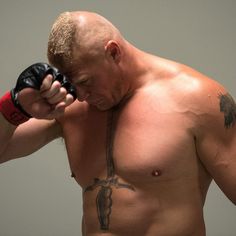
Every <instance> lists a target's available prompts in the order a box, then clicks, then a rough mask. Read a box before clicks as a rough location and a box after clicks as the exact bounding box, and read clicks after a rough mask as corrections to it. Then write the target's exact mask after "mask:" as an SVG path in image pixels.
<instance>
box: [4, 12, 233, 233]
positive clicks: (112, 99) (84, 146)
mask: <svg viewBox="0 0 236 236" xmlns="http://www.w3.org/2000/svg"><path fill="white" fill-rule="evenodd" d="M48 59H49V62H50V64H51V65H53V66H55V67H56V68H58V69H59V71H60V72H61V73H63V74H64V75H65V76H66V77H67V78H68V80H69V81H70V82H71V83H72V84H73V85H74V86H75V87H76V92H77V97H78V101H77V100H76V101H74V102H73V99H72V96H71V94H70V93H69V92H68V89H67V90H66V89H65V88H64V86H61V83H59V82H58V81H55V80H52V78H53V76H52V75H50V74H49V75H47V76H45V77H44V78H43V81H42V85H41V86H39V87H38V90H37V89H31V88H23V89H22V90H20V91H19V92H18V95H17V97H16V100H17V101H18V102H19V104H20V105H21V107H22V108H23V110H24V111H26V112H27V113H28V114H30V115H31V116H33V117H34V118H32V119H29V120H28V118H26V119H23V120H22V121H20V122H18V123H17V122H16V123H15V125H13V124H12V123H14V122H13V121H12V119H13V118H12V116H10V118H9V114H7V112H8V111H7V108H6V106H4V104H6V101H7V102H9V100H11V98H10V96H9V95H8V96H5V98H4V99H3V98H2V99H1V102H0V105H1V106H0V107H1V112H2V114H3V115H1V116H0V125H1V134H0V141H1V156H0V158H1V159H0V160H1V162H5V161H9V160H11V159H14V158H19V157H22V156H26V155H29V154H31V153H32V152H35V151H36V150H38V149H39V148H40V147H42V146H43V145H46V144H47V143H49V142H50V141H51V140H53V139H56V138H58V137H62V138H63V139H64V140H65V145H66V149H67V153H68V160H69V163H70V168H71V171H72V176H73V177H74V178H75V180H76V181H77V182H78V184H79V185H80V186H81V187H82V189H83V222H82V226H83V227H82V228H83V235H84V236H85V235H86V236H92V235H93V236H95V235H96V236H102V235H113V236H115V235H116V236H130V235H135V236H157V235H158V236H164V235H165V236H204V235H205V225H204V219H203V206H204V202H205V198H206V194H207V190H208V187H209V185H210V183H211V181H212V179H214V180H215V181H216V183H217V184H218V185H219V187H220V188H221V190H222V191H223V192H224V193H225V195H226V196H227V197H228V198H229V199H230V200H231V201H232V202H233V203H234V204H236V191H235V189H236V171H235V170H236V126H235V120H236V105H235V103H234V101H233V99H232V97H231V96H230V95H229V94H228V92H227V91H226V89H225V88H224V87H223V86H221V85H220V84H218V83H217V82H215V81H214V80H211V79H210V78H207V77H206V76H204V75H202V74H200V73H199V72H197V71H195V70H193V69H191V68H189V67H187V66H185V65H182V64H179V63H176V62H173V61H169V60H166V59H163V58H160V57H157V56H154V55H150V54H148V53H145V52H143V51H141V50H139V49H137V48H135V47H134V46H133V45H131V44H130V43H129V42H127V41H126V40H125V39H124V38H123V37H122V35H121V34H120V32H119V31H118V30H117V29H116V28H115V27H114V26H113V25H112V24H111V23H110V22H108V21H107V20H106V19H104V18H103V17H102V16H99V15H97V14H95V13H91V12H70V13H69V12H66V13H63V14H61V15H60V16H59V17H58V19H57V20H56V22H55V23H54V25H53V27H52V31H51V34H50V37H49V43H48ZM36 77H37V76H36ZM11 109H13V110H14V107H13V108H11ZM21 114H22V113H21V112H19V114H18V115H21ZM28 140H30V142H27V146H25V145H24V144H25V142H26V141H28Z"/></svg>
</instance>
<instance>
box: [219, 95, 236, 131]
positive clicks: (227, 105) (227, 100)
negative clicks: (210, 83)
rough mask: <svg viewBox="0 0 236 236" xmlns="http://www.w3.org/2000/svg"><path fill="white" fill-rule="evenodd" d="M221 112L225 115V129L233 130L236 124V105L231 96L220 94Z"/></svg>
mask: <svg viewBox="0 0 236 236" xmlns="http://www.w3.org/2000/svg"><path fill="white" fill-rule="evenodd" d="M218 97H219V99H220V111H221V112H223V113H224V120H225V122H224V125H225V128H231V127H233V126H234V124H235V122H236V103H235V101H234V99H233V97H232V96H231V95H230V94H229V93H226V94H219V96H218Z"/></svg>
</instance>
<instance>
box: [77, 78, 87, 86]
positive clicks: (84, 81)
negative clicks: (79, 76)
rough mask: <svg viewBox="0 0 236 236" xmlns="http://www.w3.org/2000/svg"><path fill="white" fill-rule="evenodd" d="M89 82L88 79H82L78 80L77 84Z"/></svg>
mask: <svg viewBox="0 0 236 236" xmlns="http://www.w3.org/2000/svg"><path fill="white" fill-rule="evenodd" d="M87 82H88V80H87V79H86V80H81V81H78V82H77V83H76V84H77V85H85V84H86V83H87Z"/></svg>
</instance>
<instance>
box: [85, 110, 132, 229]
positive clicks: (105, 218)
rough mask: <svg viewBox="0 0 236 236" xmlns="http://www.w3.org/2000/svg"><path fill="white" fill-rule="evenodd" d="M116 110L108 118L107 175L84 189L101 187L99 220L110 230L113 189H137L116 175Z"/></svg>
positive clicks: (98, 200) (98, 196)
mask: <svg viewBox="0 0 236 236" xmlns="http://www.w3.org/2000/svg"><path fill="white" fill-rule="evenodd" d="M114 126H115V125H114V110H112V111H110V112H109V113H108V118H107V137H106V164H107V177H106V178H105V179H99V178H95V179H94V183H93V184H92V185H90V186H87V187H86V188H85V189H84V193H86V192H88V191H93V190H94V189H96V188H98V187H99V188H100V190H99V192H98V194H97V197H96V206H97V214H98V220H99V223H100V229H101V230H109V226H110V216H111V213H112V205H113V201H112V193H113V189H114V188H115V189H119V188H126V189H128V190H131V191H135V189H134V187H133V186H132V185H129V184H126V183H121V182H119V178H118V177H116V175H115V165H114V160H113V142H114V134H115V128H114Z"/></svg>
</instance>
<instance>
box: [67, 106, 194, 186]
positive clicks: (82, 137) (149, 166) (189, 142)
mask: <svg viewBox="0 0 236 236" xmlns="http://www.w3.org/2000/svg"><path fill="white" fill-rule="evenodd" d="M188 119H189V118H188V117H186V116H185V115H183V114H178V113H176V112H174V111H171V112H168V113H165V112H160V111H158V109H152V108H148V107H147V108H145V109H134V107H131V106H128V107H127V108H125V109H120V110H113V111H109V112H96V111H92V110H91V111H89V112H88V114H87V115H86V117H85V118H84V119H83V120H82V121H81V120H80V121H79V122H78V123H76V122H70V121H68V122H66V124H65V125H64V137H65V142H66V148H67V152H68V158H69V162H70V167H71V171H72V173H73V174H74V175H75V177H76V180H77V181H78V183H79V184H80V185H81V186H82V187H83V188H86V187H88V186H89V184H90V183H92V182H94V181H95V182H96V181H100V180H101V179H104V180H106V181H108V182H109V181H113V182H114V181H116V180H115V176H119V178H120V179H122V180H123V181H125V182H127V183H130V184H132V185H136V184H137V183H140V184H141V183H144V182H145V183H148V182H152V181H154V179H157V178H156V177H158V179H165V180H167V179H171V178H178V176H180V175H183V168H182V167H183V165H184V166H186V165H188V167H189V168H187V169H186V171H187V170H188V171H189V173H190V172H192V171H193V169H194V168H195V163H194V162H193V161H192V160H194V157H195V155H196V154H195V146H194V139H193V137H192V134H191V129H190V122H189V120H188ZM186 174H188V173H186ZM108 182H107V183H108ZM103 184H104V183H103ZM109 184H110V183H109ZM112 184H114V185H116V184H117V183H116V182H114V183H112Z"/></svg>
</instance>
